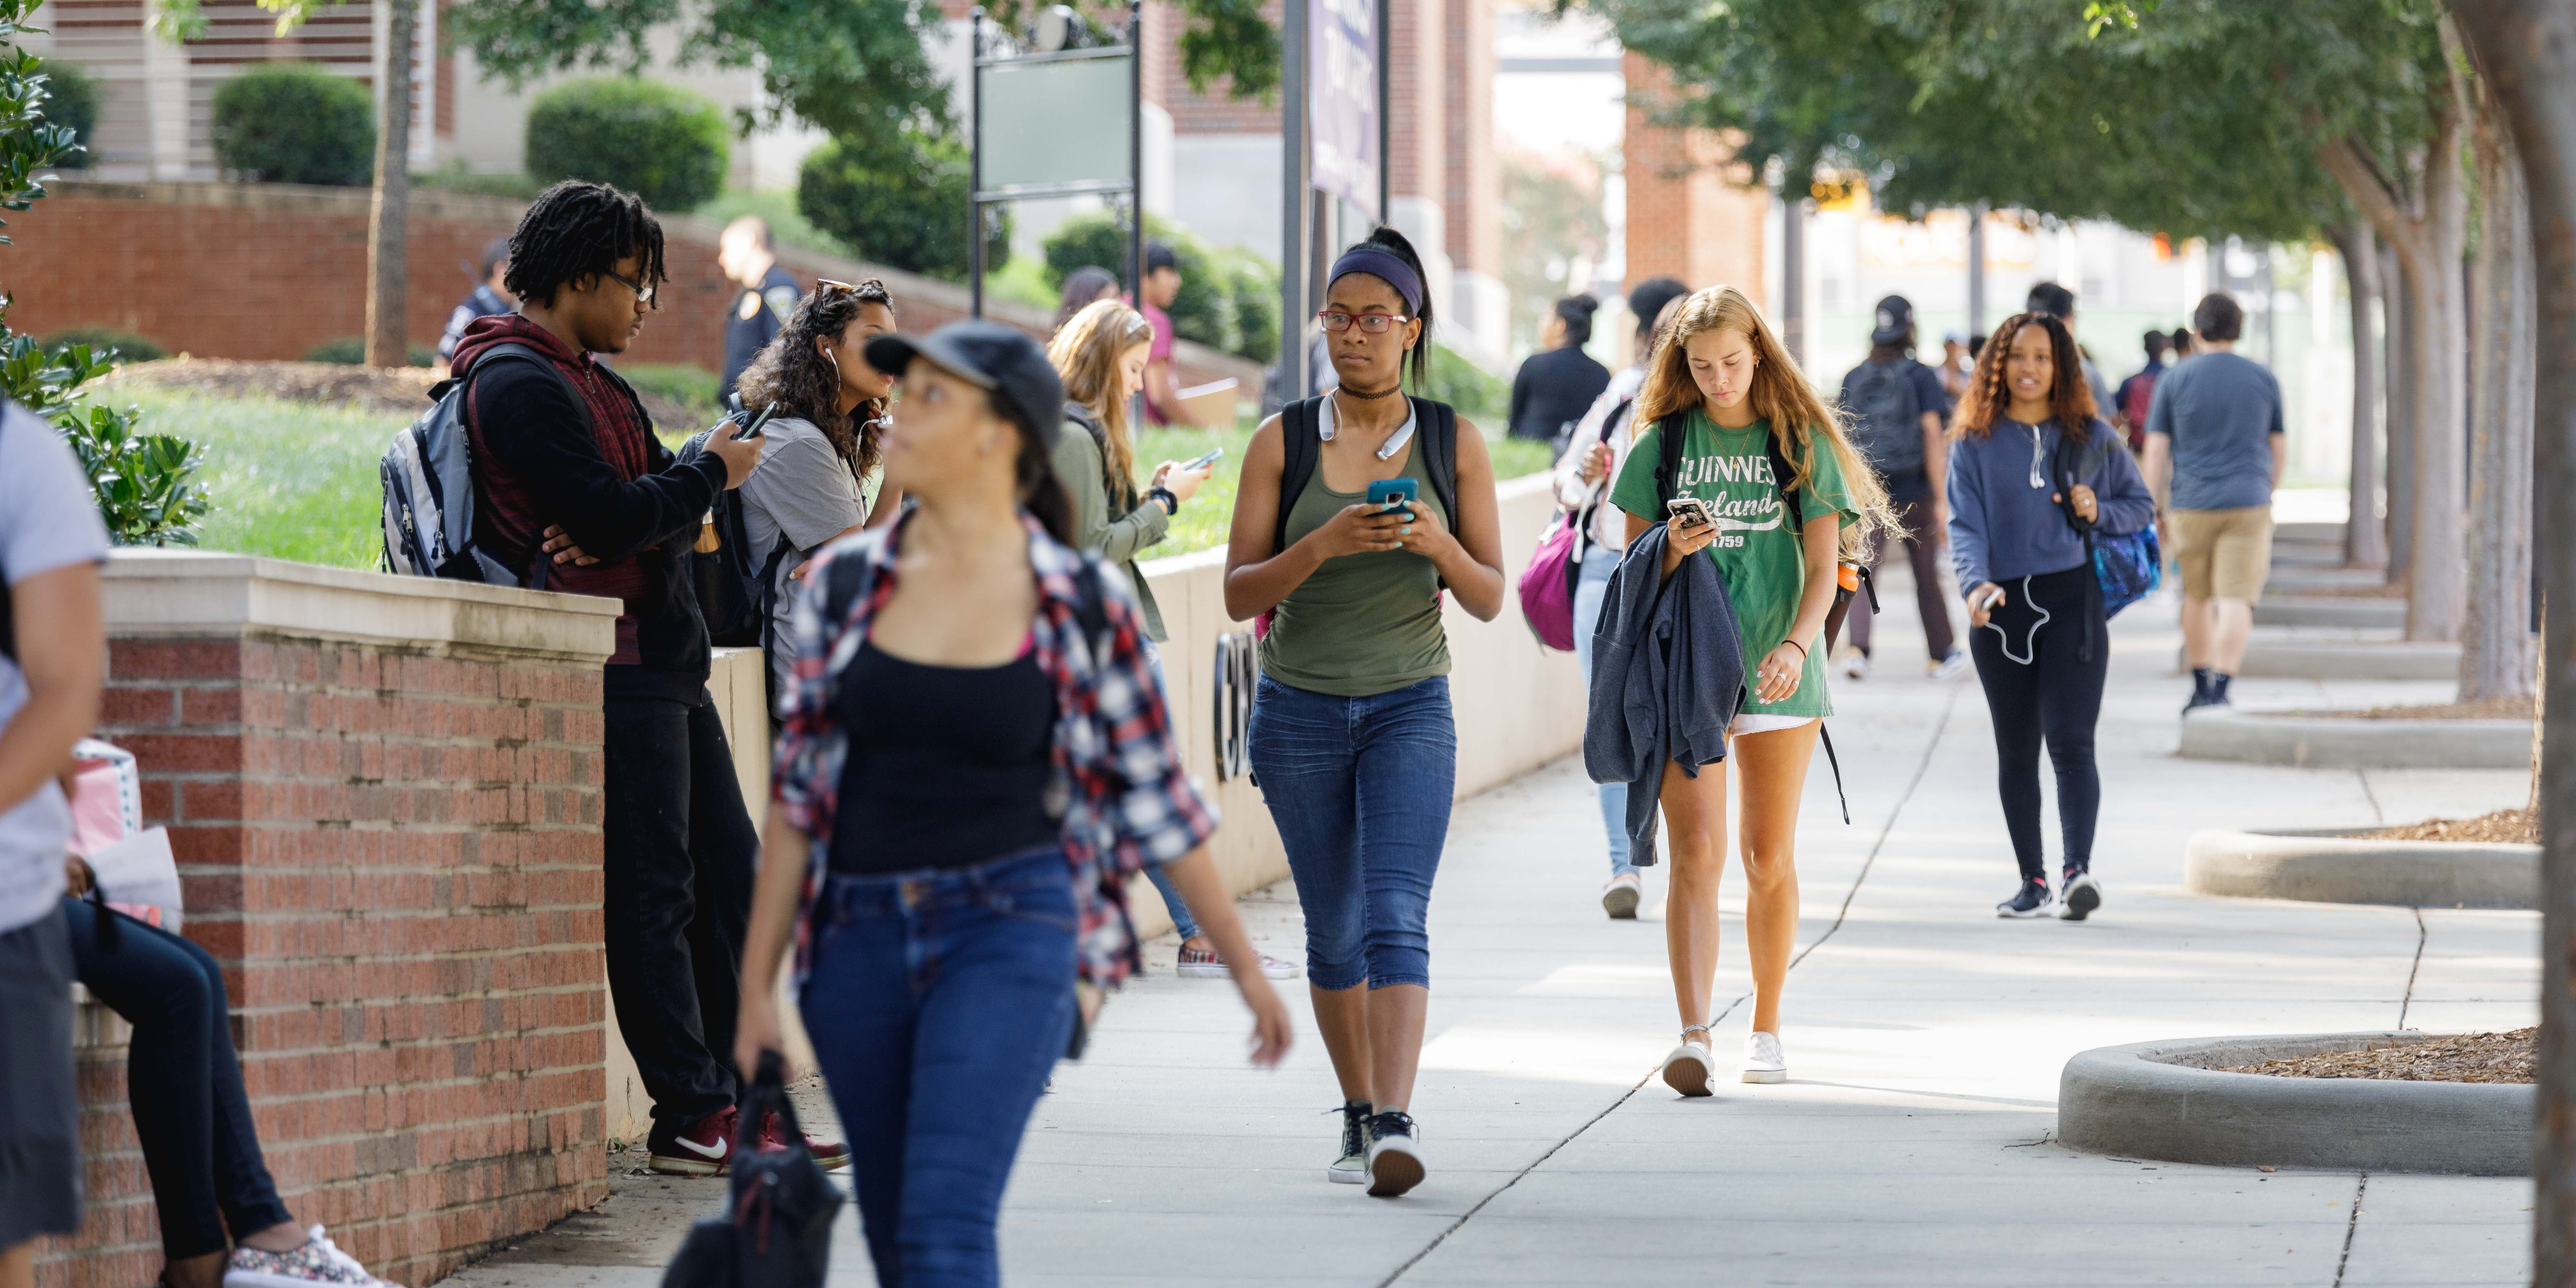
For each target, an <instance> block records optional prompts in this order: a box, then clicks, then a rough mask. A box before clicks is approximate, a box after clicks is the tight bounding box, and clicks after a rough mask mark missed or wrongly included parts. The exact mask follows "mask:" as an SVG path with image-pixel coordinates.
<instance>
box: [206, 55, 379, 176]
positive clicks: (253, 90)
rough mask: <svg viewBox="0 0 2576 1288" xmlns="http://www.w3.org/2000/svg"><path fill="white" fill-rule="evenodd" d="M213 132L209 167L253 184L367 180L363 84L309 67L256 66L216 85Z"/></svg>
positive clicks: (372, 164) (370, 132)
mask: <svg viewBox="0 0 2576 1288" xmlns="http://www.w3.org/2000/svg"><path fill="white" fill-rule="evenodd" d="M213 134H214V144H215V164H216V165H218V166H221V167H222V168H223V169H224V170H226V171H228V172H230V173H232V174H235V175H238V176H240V177H241V178H243V179H247V180H250V181H252V182H255V183H316V184H327V185H331V186H335V187H343V188H353V187H364V186H366V185H367V184H369V183H372V182H374V180H375V168H376V107H375V102H374V100H373V99H372V98H370V97H369V96H368V94H367V87H366V86H364V85H361V84H359V83H358V82H356V81H354V80H351V79H349V78H348V77H345V76H334V75H332V74H331V73H329V72H327V71H324V70H322V69H321V68H320V67H317V66H315V65H314V64H312V63H264V64H262V65H260V66H258V67H254V68H252V69H250V70H249V71H246V72H243V73H242V74H241V75H239V76H235V77H233V78H232V79H231V80H228V81H225V82H224V83H223V84H222V85H220V86H217V87H216V89H215V101H214V119H213Z"/></svg>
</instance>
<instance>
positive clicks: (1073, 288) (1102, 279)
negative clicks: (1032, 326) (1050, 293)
mask: <svg viewBox="0 0 2576 1288" xmlns="http://www.w3.org/2000/svg"><path fill="white" fill-rule="evenodd" d="M1117 298H1118V275H1117V274H1116V273H1112V272H1110V271H1109V270H1108V269H1105V268H1101V267H1099V266H1098V265H1095V264H1085V265H1083V266H1082V267H1080V268H1077V269H1075V270H1073V271H1072V272H1070V273H1067V274H1065V275H1064V290H1063V292H1062V293H1061V294H1059V295H1058V296H1057V297H1056V302H1055V326H1054V328H1053V329H1051V330H1049V331H1048V332H1047V334H1048V335H1050V336H1052V335H1054V334H1055V333H1056V332H1058V331H1062V330H1064V324H1065V323H1067V322H1070V321H1072V320H1073V315H1074V314H1076V313H1080V312H1081V311H1083V310H1084V309H1087V308H1090V307H1091V306H1092V305H1094V304H1097V303H1099V302H1100V301H1102V300H1114V299H1117Z"/></svg>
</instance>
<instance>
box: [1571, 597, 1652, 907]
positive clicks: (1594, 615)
mask: <svg viewBox="0 0 2576 1288" xmlns="http://www.w3.org/2000/svg"><path fill="white" fill-rule="evenodd" d="M1622 553H1623V552H1622V551H1621V550H1620V549H1619V548H1618V547H1616V546H1594V547H1592V548H1591V549H1589V550H1586V551H1584V552H1583V574H1582V576H1580V577H1579V578H1577V579H1576V580H1575V583H1574V660H1575V661H1577V662H1580V663H1582V665H1583V682H1584V683H1585V684H1590V683H1591V682H1592V627H1593V624H1594V623H1596V622H1598V621H1600V620H1601V601H1602V599H1603V598H1604V597H1605V596H1607V595H1608V594H1609V591H1610V574H1611V573H1613V572H1615V571H1617V570H1618V568H1619V556H1620V555H1621V554H1622ZM1600 792H1601V826H1602V827H1603V828H1604V829H1606V830H1607V831H1608V832H1609V833H1610V875H1612V876H1614V877H1615V876H1618V875H1619V874H1620V873H1622V872H1634V871H1636V870H1637V868H1636V865H1634V864H1632V863H1630V862H1628V785H1627V784H1626V783H1603V784H1601V785H1600Z"/></svg>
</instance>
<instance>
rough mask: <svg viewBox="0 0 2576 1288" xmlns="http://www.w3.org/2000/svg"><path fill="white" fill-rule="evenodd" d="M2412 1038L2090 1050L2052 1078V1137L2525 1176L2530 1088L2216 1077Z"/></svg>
mask: <svg viewBox="0 0 2576 1288" xmlns="http://www.w3.org/2000/svg"><path fill="white" fill-rule="evenodd" d="M2430 1036H2432V1035H2430V1034H2424V1033H2319V1034H2307V1035H2303V1036H2292V1037H2239V1038H2197V1039H2182V1040H2175V1041H2167V1042H2140V1043H2136V1044H2134V1045H2130V1046H2116V1047H2098V1048H2096V1049H2094V1050H2091V1051H2086V1052H2083V1053H2082V1054H2079V1055H2077V1056H2076V1057H2075V1058H2074V1059H2072V1060H2069V1061H2067V1062H2066V1069H2065V1071H2064V1072H2063V1073H2062V1074H2060V1075H2059V1077H2058V1082H2057V1139H2058V1142H2059V1143H2060V1144H2064V1145H2068V1146H2071V1147H2073V1148H2076V1149H2082V1150H2090V1151H2092V1152H2094V1153H2098V1154H2117V1155H2120V1156H2122V1157H2127V1158H2153V1159H2160V1160H2165V1161H2170V1162H2176V1163H2208V1164H2215V1165H2218V1166H2240V1167H2251V1166H2268V1167H2314V1168H2326V1169H2332V1170H2335V1171H2363V1170H2367V1171H2373V1172H2441V1173H2450V1174H2454V1175H2460V1174H2465V1175H2469V1176H2528V1175H2530V1174H2531V1115H2532V1101H2533V1096H2532V1088H2531V1086H2530V1084H2528V1083H2522V1084H2510V1083H2509V1084H2496V1083H2475V1082H2384V1081H2377V1080H2372V1079H2363V1078H2275V1077H2269V1076H2266V1075H2263V1074H2255V1073H2221V1072H2218V1067H2220V1066H2226V1065H2242V1064H2252V1063H2254V1062H2256V1061H2259V1060H2277V1059H2284V1058H2289V1057H2293V1056H2301V1055H2312V1054H2316V1053H2318V1052H2325V1051H2362V1050H2370V1049H2373V1048H2376V1047H2384V1046H2397V1045H2400V1044H2403V1043H2408V1042H2421V1041H2424V1040H2425V1039H2426V1038H2428V1037H2430Z"/></svg>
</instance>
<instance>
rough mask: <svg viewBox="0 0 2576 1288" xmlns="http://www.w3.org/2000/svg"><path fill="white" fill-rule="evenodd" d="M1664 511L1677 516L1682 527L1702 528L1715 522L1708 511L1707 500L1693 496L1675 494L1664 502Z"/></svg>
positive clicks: (1714, 518)
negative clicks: (1675, 495)
mask: <svg viewBox="0 0 2576 1288" xmlns="http://www.w3.org/2000/svg"><path fill="white" fill-rule="evenodd" d="M1664 513H1665V514H1668V515H1677V516H1679V517H1680V518H1681V520H1682V525H1683V526H1684V527H1703V528H1704V527H1707V526H1708V525H1710V524H1713V523H1715V522H1717V519H1716V517H1715V516H1713V515H1711V514H1710V513H1709V512H1708V502H1706V501H1703V500H1700V499H1699V498H1698V497H1695V496H1677V497H1674V498H1673V499H1672V500H1670V501H1666V502H1664Z"/></svg>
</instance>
